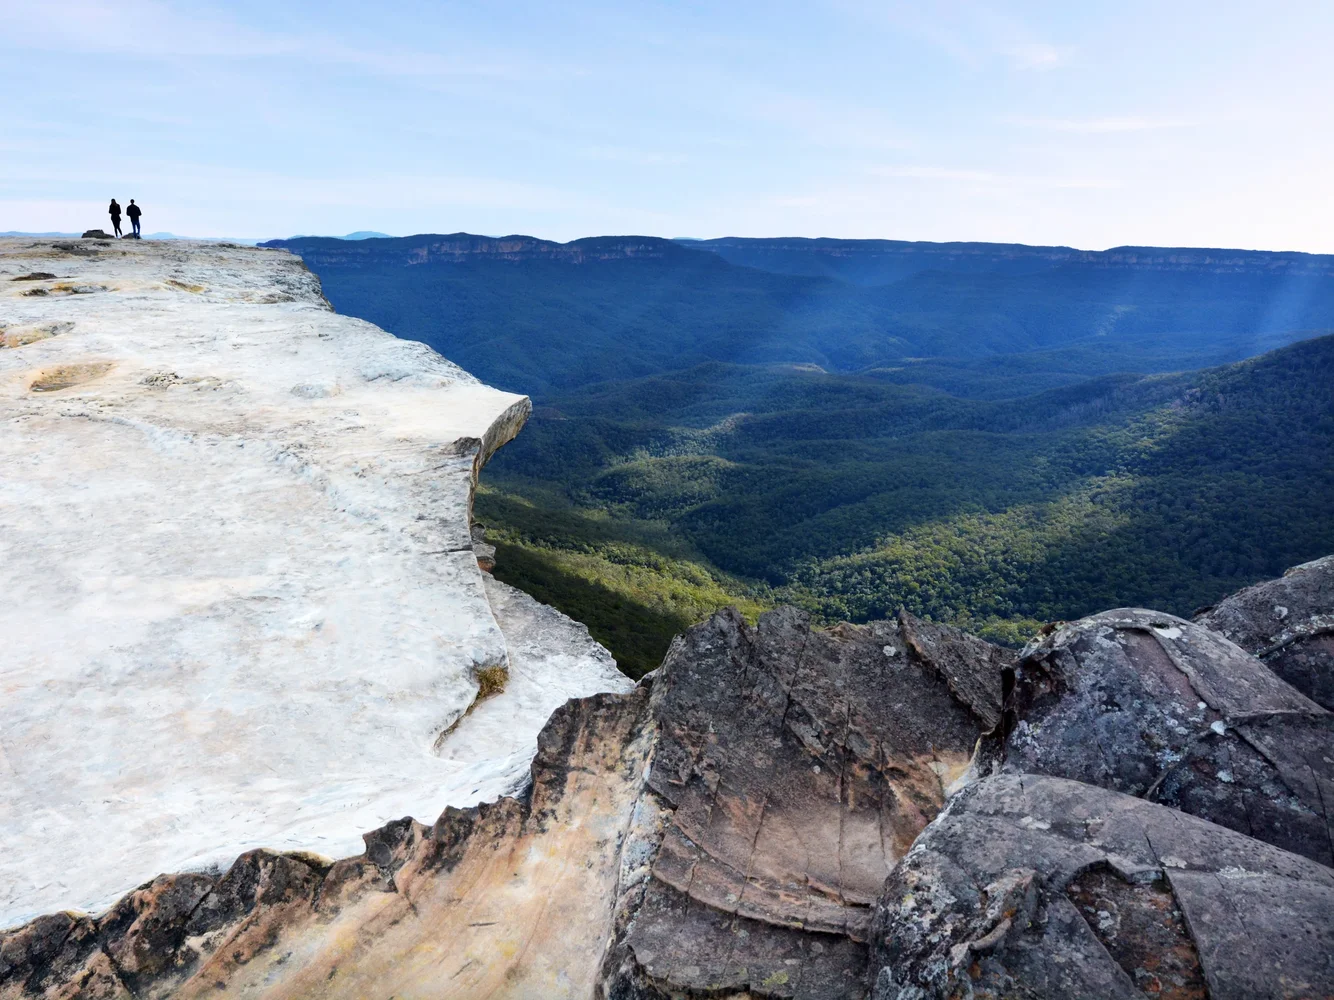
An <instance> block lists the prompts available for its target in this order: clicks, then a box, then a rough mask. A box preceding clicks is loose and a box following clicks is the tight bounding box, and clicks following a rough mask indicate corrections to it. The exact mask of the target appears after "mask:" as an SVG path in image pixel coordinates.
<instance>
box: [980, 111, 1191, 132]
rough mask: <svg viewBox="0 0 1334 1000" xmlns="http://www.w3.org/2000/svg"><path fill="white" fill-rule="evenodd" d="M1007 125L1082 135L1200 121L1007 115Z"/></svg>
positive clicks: (1151, 128)
mask: <svg viewBox="0 0 1334 1000" xmlns="http://www.w3.org/2000/svg"><path fill="white" fill-rule="evenodd" d="M1001 121H1002V122H1003V123H1004V124H1006V125H1018V126H1020V127H1021V128H1032V129H1043V130H1046V131H1048V132H1075V133H1079V134H1082V135H1101V134H1107V133H1113V132H1149V131H1154V130H1157V129H1172V128H1189V127H1191V126H1192V125H1196V124H1198V122H1194V121H1189V120H1187V119H1184V118H1149V117H1145V116H1142V115H1123V116H1112V117H1106V118H1023V117H1007V118H1002V119H1001Z"/></svg>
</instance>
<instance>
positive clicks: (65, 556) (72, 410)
mask: <svg viewBox="0 0 1334 1000" xmlns="http://www.w3.org/2000/svg"><path fill="white" fill-rule="evenodd" d="M528 411H529V403H528V400H527V399H526V398H524V397H522V396H516V395H513V394H510V393H503V392H498V391H496V390H494V389H491V388H489V387H487V386H485V385H482V384H480V383H479V382H478V381H477V380H476V379H474V378H473V377H472V376H470V375H468V374H467V373H466V372H464V371H462V370H460V369H459V368H457V367H456V366H454V365H452V364H450V363H449V362H448V361H446V360H445V359H444V358H441V357H440V356H439V355H437V354H435V352H433V351H431V350H430V349H429V348H427V347H425V346H424V345H421V344H417V343H413V342H409V341H402V340H398V339H397V338H395V337H393V336H391V335H389V334H387V333H385V332H384V331H382V330H380V329H378V328H377V327H374V326H372V325H370V324H368V323H365V322H361V321H359V320H355V319H351V318H348V317H343V316H338V315H336V314H334V313H333V312H332V311H331V310H330V309H329V307H328V304H327V303H326V302H325V301H324V299H323V297H322V295H321V293H320V287H319V283H318V281H317V280H316V279H315V277H314V276H313V275H311V274H310V273H309V272H308V271H307V270H306V268H305V267H304V265H303V264H302V263H301V262H300V261H299V260H298V259H296V258H295V257H292V256H291V255H289V254H287V253H284V252H281V251H272V250H257V249H253V248H243V247H236V246H228V245H226V244H191V243H187V242H175V241H173V242H172V243H168V244H158V243H153V242H149V241H144V242H138V243H121V242H119V241H115V242H113V241H102V240H80V241H72V242H60V241H56V242H51V241H34V240H22V239H6V240H0V420H3V423H4V433H3V434H0V468H3V469H4V470H5V471H4V473H3V474H0V588H2V589H3V590H4V592H5V594H6V595H7V597H8V599H7V600H6V601H5V602H3V604H0V635H3V636H4V637H5V641H4V652H3V662H2V663H0V671H2V673H0V689H2V690H3V701H4V726H3V732H2V733H0V781H2V782H3V786H4V794H3V795H0V843H3V844H4V850H3V851H0V927H3V926H6V925H10V926H12V925H13V924H15V923H17V922H19V921H21V920H23V919H26V918H28V917H31V916H34V915H36V914H39V913H42V912H45V911H49V910H53V909H57V908H60V907H70V906H74V907H80V908H84V909H90V910H97V909H99V908H102V907H105V906H106V905H108V904H109V903H111V902H112V901H113V900H115V899H116V897H118V896H119V895H120V894H121V893H123V892H124V891H126V890H127V889H129V888H131V887H132V886H134V885H136V884H138V883H140V882H142V881H144V880H145V879H147V878H151V877H152V876H153V875H155V874H156V873H158V872H163V871H176V870H182V869H193V870H207V869H209V868H210V867H215V868H218V869H219V870H220V868H221V866H225V865H228V864H230V863H231V861H232V860H233V859H234V858H235V857H236V855H237V854H238V853H240V852H242V851H244V850H247V849H250V848H255V847H265V848H270V849H277V850H280V851H282V850H288V851H291V850H301V851H313V852H317V853H318V854H321V855H326V856H331V857H337V856H342V855H347V854H351V853H354V852H355V851H356V850H357V849H358V847H359V845H360V841H361V833H362V832H363V831H365V830H368V829H372V828H375V827H378V826H380V825H381V824H383V823H384V822H385V821H386V820H388V819H391V818H395V817H399V816H404V815H416V816H432V815H435V814H436V813H438V812H439V810H440V809H441V808H442V806H444V805H457V806H466V805H469V804H472V803H475V802H478V801H483V800H488V799H495V798H497V797H499V796H500V795H502V794H505V793H506V792H510V791H513V790H514V789H515V788H517V787H518V786H520V785H522V784H523V782H524V781H526V779H527V775H528V761H529V759H530V758H531V756H532V753H533V752H534V750H535V748H536V736H537V732H538V730H539V729H540V728H541V726H542V725H543V724H544V722H545V721H546V719H547V717H548V716H549V715H550V713H551V712H552V711H553V710H554V709H555V708H556V707H557V706H559V705H560V704H561V703H562V702H564V701H565V700H566V699H567V698H570V697H579V696H584V695H589V694H592V693H594V692H597V691H606V690H624V689H626V688H627V687H628V686H629V682H628V681H626V680H625V679H624V678H623V677H622V676H621V675H620V674H619V673H618V672H617V671H616V669H615V665H614V663H613V662H612V661H611V658H610V657H609V656H608V655H607V653H606V651H605V650H602V649H601V647H599V646H597V644H596V643H594V642H592V640H591V639H590V638H589V637H588V635H587V632H586V630H584V629H583V628H582V626H576V625H574V624H573V623H571V622H569V620H568V619H564V618H563V616H559V615H556V614H555V613H554V612H551V611H550V609H541V608H540V606H535V605H534V602H531V601H529V600H528V599H527V598H525V597H523V596H522V595H517V594H515V593H513V592H511V591H509V590H508V588H503V587H500V586H499V585H496V584H494V582H488V578H487V577H486V576H485V574H483V573H482V572H481V571H480V569H479V567H478V561H477V558H476V555H475V553H474V540H473V537H472V532H471V530H470V529H471V524H470V512H471V503H472V494H473V488H474V485H475V481H476V477H477V474H478V471H479V470H480V468H481V466H482V465H483V464H484V463H485V461H486V460H487V458H488V457H489V456H490V455H491V453H492V452H493V451H494V450H495V449H496V448H498V447H499V446H500V445H502V444H503V443H504V442H505V441H507V440H508V439H509V438H510V437H512V436H513V435H514V434H515V433H516V432H517V431H518V429H519V427H520V426H521V425H522V424H523V421H524V419H525V418H526V416H527V414H528ZM534 633H536V635H537V638H534ZM485 695H490V696H491V697H489V698H484V697H483V696H485ZM479 699H481V700H480V701H479ZM201 877H203V876H201Z"/></svg>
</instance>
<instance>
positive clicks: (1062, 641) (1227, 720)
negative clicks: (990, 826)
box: [999, 608, 1334, 864]
mask: <svg viewBox="0 0 1334 1000" xmlns="http://www.w3.org/2000/svg"><path fill="white" fill-rule="evenodd" d="M1005 711H1006V721H1005V725H1004V727H1003V733H1004V738H1003V745H1002V746H1001V747H1000V748H999V753H1000V754H1001V755H1002V756H1003V758H1004V765H1003V766H1004V769H1005V770H1006V771H1009V772H1014V773H1034V774H1049V775H1055V776H1058V777H1063V778H1073V779H1075V780H1077V781H1083V782H1087V783H1088V784H1090V785H1097V786H1099V787H1102V788H1108V789H1111V790H1113V791H1118V792H1125V793H1127V794H1130V795H1137V796H1141V797H1144V798H1147V799H1150V800H1152V801H1157V802H1161V803H1163V804H1165V805H1170V806H1173V807H1174V808H1178V809H1181V810H1183V811H1185V812H1188V813H1192V814H1194V815H1197V816H1201V817H1203V818H1205V819H1208V820H1210V821H1212V822H1215V823H1220V824H1222V825H1223V826H1226V827H1230V828H1231V829H1234V830H1238V831H1240V832H1242V833H1246V834H1248V835H1250V836H1254V837H1258V838H1259V839H1261V840H1264V841H1267V842H1269V843H1271V844H1275V845H1277V846H1279V847H1282V848H1284V849H1286V850H1290V851H1295V852H1297V853H1299V854H1304V855H1306V856H1307V857H1309V858H1312V859H1314V860H1316V861H1319V862H1321V863H1323V864H1334V855H1332V854H1331V846H1330V845H1331V843H1332V842H1334V838H1332V837H1331V814H1330V811H1329V806H1328V804H1329V803H1334V760H1332V759H1331V758H1334V752H1332V749H1334V717H1331V716H1330V714H1329V713H1327V712H1325V711H1324V710H1323V709H1322V708H1320V706H1318V705H1316V704H1315V703H1314V702H1312V701H1310V700H1309V699H1308V698H1306V697H1305V696H1304V695H1303V694H1301V693H1300V692H1298V691H1297V690H1295V689H1294V688H1292V687H1290V686H1289V685H1288V684H1286V683H1285V682H1284V681H1282V680H1281V679H1280V678H1278V677H1277V676H1275V675H1274V674H1273V673H1272V672H1271V671H1269V670H1268V669H1267V668H1266V667H1265V666H1264V664H1262V663H1261V662H1260V661H1259V660H1257V659H1256V658H1255V657H1253V656H1251V655H1250V654H1248V653H1246V652H1245V651H1244V650H1242V649H1240V648H1239V647H1237V646H1236V645H1234V644H1233V643H1231V642H1229V641H1228V640H1227V639H1225V638H1223V637H1222V636H1221V635H1219V634H1217V633H1215V632H1211V631H1209V630H1207V629H1205V628H1203V627H1201V626H1199V625H1193V624H1191V623H1190V622H1187V621H1184V620H1182V619H1180V618H1173V617H1172V616H1171V615H1164V614H1162V613H1160V612H1155V611H1144V610H1141V609H1133V608H1123V609H1120V610H1117V611H1108V612H1104V613H1103V614H1100V615H1093V616H1092V617H1090V618H1085V619H1082V620H1081V621H1077V622H1073V623H1070V624H1067V625H1064V626H1062V627H1061V628H1059V629H1057V630H1056V631H1055V632H1053V633H1052V634H1050V635H1048V636H1046V637H1045V638H1043V639H1040V640H1038V641H1037V642H1035V643H1033V644H1031V645H1030V646H1029V647H1028V648H1027V649H1025V650H1024V653H1023V656H1022V657H1021V659H1020V662H1019V664H1018V666H1017V667H1016V668H1015V670H1014V671H1013V673H1012V674H1011V675H1008V678H1007V693H1006V709H1005Z"/></svg>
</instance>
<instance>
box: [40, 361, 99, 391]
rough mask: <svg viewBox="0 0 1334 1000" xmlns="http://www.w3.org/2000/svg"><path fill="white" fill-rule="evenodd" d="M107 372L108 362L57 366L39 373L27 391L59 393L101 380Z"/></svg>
mask: <svg viewBox="0 0 1334 1000" xmlns="http://www.w3.org/2000/svg"><path fill="white" fill-rule="evenodd" d="M109 371H111V362H109V361H88V362H84V363H83V364H75V365H57V366H56V367H54V368H47V369H45V370H43V371H42V372H40V373H39V374H38V376H37V377H36V378H35V379H33V380H32V381H31V382H29V383H28V389H29V391H30V392H59V391H60V390H61V389H70V388H73V387H74V386H76V385H84V384H85V383H88V382H91V381H93V380H94V379H98V378H101V377H102V376H103V375H105V374H106V373H107V372H109Z"/></svg>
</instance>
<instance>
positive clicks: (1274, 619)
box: [1195, 556, 1334, 711]
mask: <svg viewBox="0 0 1334 1000" xmlns="http://www.w3.org/2000/svg"><path fill="white" fill-rule="evenodd" d="M1195 620H1196V621H1197V622H1198V623H1199V624H1201V625H1203V626H1204V627H1205V628H1209V629H1213V630H1214V631H1215V632H1221V633H1222V634H1223V635H1225V636H1227V637H1228V638H1229V639H1231V640H1232V641H1233V642H1235V643H1236V644H1237V645H1238V646H1240V647H1241V648H1242V649H1244V650H1246V651H1247V652H1250V653H1254V654H1255V655H1256V656H1258V657H1260V659H1261V660H1262V661H1264V664H1265V665H1266V666H1267V667H1269V669H1270V670H1272V671H1274V673H1276V674H1278V675H1279V676H1280V677H1282V678H1283V679H1284V680H1285V681H1287V682H1288V683H1289V684H1291V685H1292V686H1293V687H1295V688H1296V689H1297V690H1298V691H1301V692H1302V693H1303V694H1304V695H1306V696H1307V697H1308V698H1311V699H1312V700H1313V701H1316V702H1318V703H1319V704H1320V705H1322V706H1323V707H1325V708H1326V709H1329V710H1331V711H1334V556H1325V557H1324V558H1323V559H1316V560H1314V561H1312V562H1308V563H1303V564H1302V565H1300V566H1294V567H1293V568H1292V569H1290V570H1288V571H1287V572H1286V573H1284V574H1283V575H1282V576H1281V577H1279V578H1278V579H1277V580H1266V581H1265V582H1264V583H1257V584H1256V585H1255V586H1253V587H1247V588H1246V589H1245V590H1241V591H1238V592H1237V593H1235V594H1233V595H1232V596H1231V597H1229V598H1227V599H1226V600H1224V601H1222V602H1221V603H1220V604H1218V605H1217V606H1216V607H1213V608H1209V609H1207V610H1206V611H1203V612H1201V613H1200V614H1199V615H1197V616H1196V618H1195Z"/></svg>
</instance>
